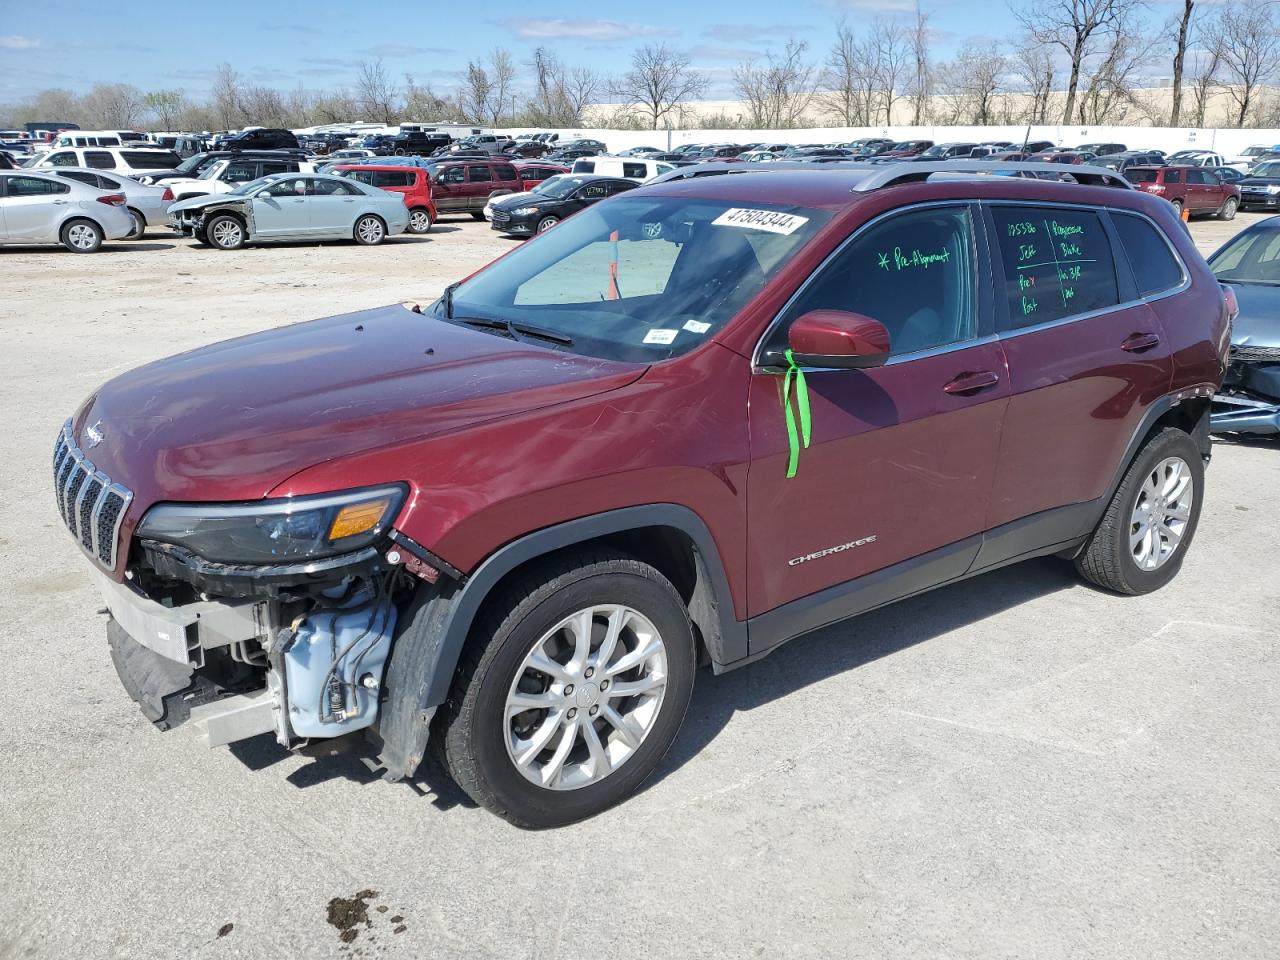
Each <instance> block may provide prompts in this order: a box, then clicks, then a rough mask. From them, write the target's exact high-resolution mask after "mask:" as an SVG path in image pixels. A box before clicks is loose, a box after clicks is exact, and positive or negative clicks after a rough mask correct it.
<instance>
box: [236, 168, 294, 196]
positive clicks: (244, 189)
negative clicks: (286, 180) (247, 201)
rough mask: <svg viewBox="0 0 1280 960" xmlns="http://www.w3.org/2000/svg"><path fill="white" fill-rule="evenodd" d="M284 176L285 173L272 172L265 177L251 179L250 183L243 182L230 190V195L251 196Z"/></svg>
mask: <svg viewBox="0 0 1280 960" xmlns="http://www.w3.org/2000/svg"><path fill="white" fill-rule="evenodd" d="M283 176H285V174H283V173H271V174H268V175H267V176H265V177H259V178H258V179H257V180H250V181H249V182H248V183H242V184H240V186H238V187H236V188H235V189H234V190H232V191H230V195H231V196H233V197H245V196H249V195H251V194H254V193H257V192H258V191H259V190H262V189H264V188H265V187H268V186H270V185H271V182H272V181H273V180H279V179H280V178H281V177H283Z"/></svg>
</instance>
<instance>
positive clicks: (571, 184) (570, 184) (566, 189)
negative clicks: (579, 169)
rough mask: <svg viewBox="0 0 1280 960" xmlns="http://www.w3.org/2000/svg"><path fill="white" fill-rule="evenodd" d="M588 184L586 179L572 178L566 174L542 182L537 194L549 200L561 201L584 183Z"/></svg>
mask: <svg viewBox="0 0 1280 960" xmlns="http://www.w3.org/2000/svg"><path fill="white" fill-rule="evenodd" d="M589 182H590V180H589V178H587V177H573V176H569V175H568V174H561V175H560V176H558V177H554V178H548V179H546V180H543V181H542V189H541V190H539V191H538V192H539V193H540V194H542V195H543V196H544V197H547V198H549V199H551V200H563V199H565V197H567V196H569V194H571V193H573V191H575V190H577V189H578V188H579V187H580V186H582V185H583V184H584V183H589Z"/></svg>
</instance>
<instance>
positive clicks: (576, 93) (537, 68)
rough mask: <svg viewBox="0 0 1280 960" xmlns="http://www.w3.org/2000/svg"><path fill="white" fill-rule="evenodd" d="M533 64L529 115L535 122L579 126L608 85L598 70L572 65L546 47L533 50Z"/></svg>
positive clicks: (551, 125)
mask: <svg viewBox="0 0 1280 960" xmlns="http://www.w3.org/2000/svg"><path fill="white" fill-rule="evenodd" d="M529 66H530V68H531V69H532V73H533V81H534V87H533V97H532V99H531V100H530V101H529V106H528V110H527V114H528V117H527V119H528V120H529V122H530V124H531V125H532V126H538V127H576V126H577V125H578V124H580V123H581V122H582V112H583V110H584V109H585V108H586V107H587V106H589V105H590V104H592V103H594V102H596V101H597V100H598V99H599V98H600V96H601V95H602V94H603V92H604V89H605V86H606V84H605V82H604V78H603V77H601V76H600V74H598V73H596V72H595V71H594V70H590V69H588V68H586V67H575V68H573V69H569V68H567V67H566V66H565V65H564V64H563V63H562V62H561V61H560V59H559V58H558V57H557V56H556V55H555V54H554V53H553V52H552V51H550V50H548V49H547V48H546V47H538V48H537V49H536V50H534V51H533V59H532V60H530V61H529ZM628 112H630V111H629V110H628Z"/></svg>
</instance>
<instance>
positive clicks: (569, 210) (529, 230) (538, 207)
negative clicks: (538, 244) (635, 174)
mask: <svg viewBox="0 0 1280 960" xmlns="http://www.w3.org/2000/svg"><path fill="white" fill-rule="evenodd" d="M637 186H639V184H637V183H636V182H635V181H634V180H623V179H622V178H620V177H603V176H599V175H598V174H582V175H580V174H568V175H566V176H564V177H561V178H559V179H557V180H556V182H555V183H554V184H551V185H549V186H546V187H544V188H543V189H541V190H539V191H538V192H537V194H535V195H534V196H530V197H504V198H502V199H501V200H496V201H494V204H493V221H492V224H491V226H492V227H493V229H494V230H497V231H498V232H499V233H507V234H517V235H522V236H528V235H530V234H534V233H546V232H547V231H548V230H550V229H551V228H552V227H554V226H555V225H556V224H557V223H559V222H560V221H561V220H563V219H564V218H565V217H568V216H572V215H573V214H575V213H577V212H578V211H579V210H582V209H584V208H586V207H589V206H591V205H592V204H595V203H599V202H600V201H601V200H604V199H606V198H608V197H612V196H615V195H617V194H619V193H624V192H626V191H627V190H633V189H635V188H636V187H637Z"/></svg>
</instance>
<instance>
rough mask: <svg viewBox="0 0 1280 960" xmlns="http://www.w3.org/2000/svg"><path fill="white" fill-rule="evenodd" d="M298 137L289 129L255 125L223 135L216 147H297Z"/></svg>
mask: <svg viewBox="0 0 1280 960" xmlns="http://www.w3.org/2000/svg"><path fill="white" fill-rule="evenodd" d="M298 146H299V144H298V138H297V137H296V136H294V134H293V133H292V132H291V131H289V130H284V129H281V128H279V127H255V128H254V129H251V130H242V131H241V132H240V133H236V134H232V135H231V136H228V137H223V138H222V139H221V140H219V141H218V147H219V148H220V149H223V150H280V149H284V148H290V147H291V148H293V149H295V150H296V149H298Z"/></svg>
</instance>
